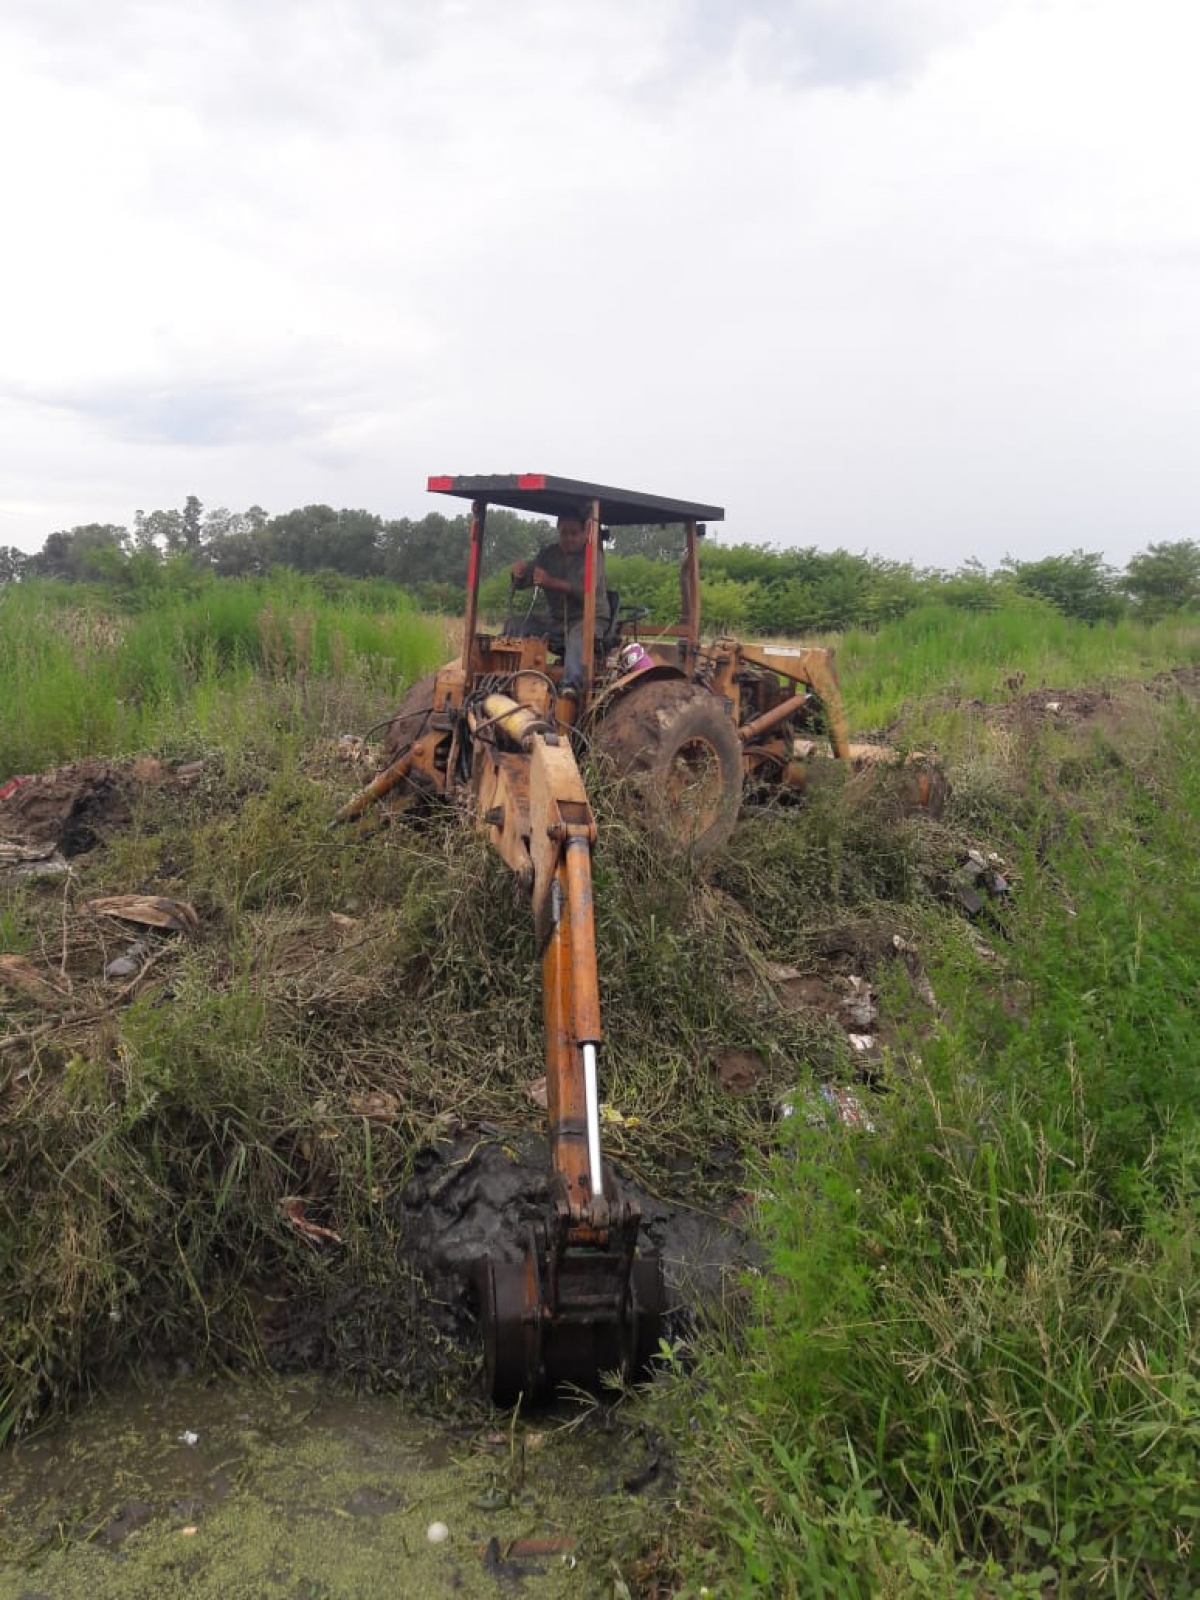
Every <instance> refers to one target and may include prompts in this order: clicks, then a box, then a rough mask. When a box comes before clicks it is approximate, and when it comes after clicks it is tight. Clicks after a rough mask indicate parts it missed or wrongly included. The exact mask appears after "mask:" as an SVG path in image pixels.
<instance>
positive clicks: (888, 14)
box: [674, 0, 995, 89]
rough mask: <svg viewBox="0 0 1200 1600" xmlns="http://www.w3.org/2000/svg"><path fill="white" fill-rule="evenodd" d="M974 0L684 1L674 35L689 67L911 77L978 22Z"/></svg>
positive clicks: (846, 79) (818, 77) (823, 82)
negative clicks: (886, 0) (732, 65)
mask: <svg viewBox="0 0 1200 1600" xmlns="http://www.w3.org/2000/svg"><path fill="white" fill-rule="evenodd" d="M989 12H990V13H991V14H992V15H994V14H995V7H994V6H986V7H985V6H984V5H982V4H980V3H979V0H889V3H888V4H886V5H881V4H879V0H745V3H743V4H740V5H731V4H729V3H728V0H684V3H683V5H682V7H681V9H680V13H679V16H678V19H677V22H676V25H675V29H674V36H675V40H676V43H677V44H678V45H679V46H680V56H681V58H682V60H683V62H684V63H686V64H687V65H688V67H695V66H698V65H700V64H702V63H706V62H707V63H717V64H727V63H730V62H735V63H737V64H738V65H739V66H740V67H741V68H742V69H743V70H744V71H745V72H746V73H747V74H748V76H750V77H751V78H757V79H767V80H775V81H778V82H782V83H784V84H786V85H788V86H790V87H792V88H831V87H836V88H849V89H855V88H861V87H864V86H866V85H871V84H889V83H896V82H900V81H903V80H906V79H909V78H911V77H912V76H913V75H914V74H915V73H916V72H918V71H919V70H920V69H921V68H922V67H923V66H924V65H925V64H926V62H927V61H928V60H929V59H930V58H931V57H932V56H933V55H934V53H935V52H936V51H938V50H939V49H941V48H943V47H944V46H946V45H947V44H950V43H953V42H955V41H956V40H958V39H960V38H962V37H964V36H966V35H967V34H969V33H970V32H971V31H973V30H974V29H977V28H978V27H980V26H981V25H983V23H984V21H985V20H986V18H987V16H988V14H989Z"/></svg>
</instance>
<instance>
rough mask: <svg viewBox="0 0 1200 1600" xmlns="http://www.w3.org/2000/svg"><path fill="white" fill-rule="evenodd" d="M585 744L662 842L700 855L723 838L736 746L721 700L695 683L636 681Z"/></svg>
mask: <svg viewBox="0 0 1200 1600" xmlns="http://www.w3.org/2000/svg"><path fill="white" fill-rule="evenodd" d="M592 745H593V748H594V749H595V751H596V754H597V756H598V757H599V759H600V761H601V762H602V764H604V765H606V766H607V767H608V768H609V770H610V771H611V772H612V773H613V775H614V776H615V777H617V778H618V779H620V780H622V781H623V785H624V787H625V788H626V789H627V790H628V791H629V793H630V794H631V798H632V806H631V809H632V811H633V813H634V814H635V815H636V816H637V818H638V819H639V820H640V821H642V822H643V823H645V824H646V825H647V826H648V827H649V829H650V830H651V832H653V833H654V834H656V835H657V836H658V837H659V838H660V839H661V840H663V842H664V843H666V844H669V845H672V846H674V847H676V848H679V849H684V850H688V851H691V852H692V853H693V854H695V855H697V856H706V855H710V854H711V853H712V852H713V851H714V850H719V849H720V847H721V846H722V845H723V844H726V843H727V842H728V840H729V838H730V837H731V835H732V834H733V830H734V828H735V826H736V825H737V818H738V811H739V809H740V807H741V802H742V746H741V741H740V740H739V738H738V736H737V730H736V728H735V727H734V725H733V717H732V715H731V713H730V711H729V708H728V707H727V705H726V703H725V701H724V700H722V699H720V698H719V697H718V696H716V695H713V694H710V693H709V692H708V690H707V689H704V688H702V687H701V686H700V685H699V684H697V683H684V682H681V681H678V680H668V681H666V682H663V681H662V680H661V679H656V680H652V681H650V682H648V683H642V684H636V685H634V687H633V688H631V689H630V690H629V692H628V693H627V694H626V695H625V697H624V698H623V699H621V700H618V701H617V703H616V705H615V706H613V707H612V709H611V710H610V711H609V712H608V713H607V714H606V715H605V717H604V718H603V720H602V721H601V722H600V723H599V724H598V725H597V727H596V730H595V733H594V734H593V736H592Z"/></svg>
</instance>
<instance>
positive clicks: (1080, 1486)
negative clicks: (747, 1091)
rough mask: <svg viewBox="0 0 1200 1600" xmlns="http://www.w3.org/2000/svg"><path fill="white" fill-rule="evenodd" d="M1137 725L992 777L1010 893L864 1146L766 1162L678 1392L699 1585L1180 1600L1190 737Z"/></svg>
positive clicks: (1187, 1460)
mask: <svg viewBox="0 0 1200 1600" xmlns="http://www.w3.org/2000/svg"><path fill="white" fill-rule="evenodd" d="M1133 712H1134V717H1135V719H1136V720H1134V721H1133V722H1131V724H1130V727H1129V730H1128V737H1126V738H1124V739H1121V738H1119V737H1117V739H1116V741H1115V742H1111V743H1110V742H1108V741H1107V740H1104V739H1097V738H1095V737H1094V736H1088V735H1086V734H1085V735H1083V737H1082V741H1081V743H1080V744H1078V745H1077V749H1076V753H1075V755H1074V756H1073V757H1072V758H1071V760H1070V762H1069V763H1064V760H1063V754H1062V744H1063V740H1062V739H1061V737H1059V738H1055V739H1054V740H1052V741H1050V742H1049V744H1048V745H1046V746H1043V747H1036V748H1027V749H1025V750H1023V751H1022V752H1020V756H1019V758H1017V757H1016V756H1014V757H1013V758H1012V760H1011V762H1010V764H1009V765H1008V767H1007V769H1005V773H1004V776H1005V778H1006V780H1007V788H1004V787H1002V786H1000V785H999V780H997V792H996V793H995V794H994V796H993V815H994V816H995V817H996V818H1001V817H1003V816H1005V815H1007V816H1008V817H1009V819H1010V825H1011V830H1010V833H1009V835H1008V837H1007V838H1004V837H1002V836H996V837H994V840H993V842H994V843H995V844H996V845H997V846H999V847H1001V848H1002V849H1004V850H1006V851H1009V852H1011V856H1010V859H1011V860H1012V861H1013V862H1014V863H1019V864H1020V865H1019V882H1020V891H1019V893H1018V894H1017V896H1016V897H1015V900H1014V903H1013V904H1012V905H1011V906H1010V907H1009V908H1008V909H1007V910H1006V911H1005V912H1004V913H1003V918H1002V921H1001V923H999V924H998V925H997V926H996V928H995V929H994V931H993V933H992V935H991V937H990V938H988V939H986V940H979V939H978V936H976V938H975V939H972V940H969V941H968V940H964V939H963V938H962V937H961V936H960V935H959V934H958V933H956V931H955V930H952V929H950V928H944V929H943V930H942V937H941V940H940V948H939V941H938V938H937V934H936V931H935V930H934V929H933V928H932V927H931V926H929V925H928V924H926V925H925V926H924V927H923V930H922V934H921V939H922V944H923V947H924V948H925V949H926V950H927V951H928V952H929V955H928V958H927V959H928V972H929V976H930V978H931V981H932V986H933V990H934V992H935V993H936V995H937V999H938V1011H937V1013H936V1014H935V1015H933V1016H930V1015H929V1014H928V1013H927V1011H926V1010H925V1008H924V1007H923V1006H922V1004H921V1003H920V1001H919V999H918V997H917V996H916V995H915V994H913V993H904V992H903V991H904V987H905V980H904V979H901V978H899V977H898V978H897V982H898V983H899V984H900V988H901V993H900V995H899V997H898V999H897V1001H896V1005H897V1009H898V1010H899V1011H900V1012H901V1013H902V1014H905V1015H907V1016H909V1017H910V1018H912V1019H914V1023H915V1020H916V1019H918V1018H922V1017H923V1018H924V1021H923V1025H922V1026H920V1027H919V1028H918V1027H916V1026H914V1027H913V1028H912V1030H911V1032H910V1035H909V1037H907V1038H903V1039H901V1040H900V1041H899V1043H898V1045H897V1048H896V1049H895V1051H894V1055H893V1060H892V1063H891V1069H890V1071H889V1073H888V1076H887V1080H886V1085H887V1090H888V1092H887V1094H886V1095H885V1096H884V1097H883V1098H882V1099H881V1100H880V1102H879V1111H878V1115H877V1121H878V1123H879V1132H878V1133H877V1134H876V1135H875V1136H873V1137H870V1138H866V1137H864V1136H862V1135H855V1134H852V1133H849V1132H847V1131H845V1130H841V1129H837V1128H834V1129H830V1128H827V1127H821V1128H812V1127H810V1126H808V1125H806V1124H803V1123H800V1122H793V1123H791V1124H789V1125H788V1139H787V1141H786V1145H785V1148H784V1149H782V1150H781V1151H780V1152H779V1153H778V1154H777V1155H776V1156H775V1157H774V1158H773V1159H772V1160H771V1161H770V1162H769V1163H768V1164H767V1166H766V1167H765V1168H764V1170H763V1173H762V1176H761V1179H760V1194H761V1200H760V1206H759V1224H760V1229H761V1234H762V1238H763V1242H764V1251H765V1255H766V1260H765V1264H764V1267H763V1271H762V1274H761V1276H759V1277H757V1278H756V1279H755V1280H754V1282H753V1285H752V1293H753V1305H754V1315H753V1317H752V1319H751V1321H750V1324H749V1326H748V1327H747V1328H745V1329H743V1330H741V1331H740V1332H739V1334H738V1336H737V1337H736V1338H734V1339H731V1340H729V1341H728V1342H727V1343H726V1344H725V1345H724V1346H723V1347H716V1348H712V1349H708V1350H706V1351H705V1352H704V1354H703V1355H702V1357H701V1362H700V1367H699V1370H698V1372H697V1373H696V1374H695V1375H693V1376H692V1377H691V1379H690V1380H689V1381H688V1385H687V1399H686V1402H684V1403H685V1404H686V1405H687V1406H688V1407H689V1408H690V1411H691V1414H692V1415H693V1416H695V1415H696V1414H699V1416H700V1417H701V1418H702V1419H703V1423H702V1425H701V1427H700V1428H699V1430H698V1432H694V1433H692V1434H691V1435H690V1437H691V1438H692V1439H695V1438H697V1437H700V1438H705V1439H711V1438H713V1437H717V1438H719V1439H720V1441H721V1448H720V1449H719V1450H717V1451H710V1450H708V1449H699V1450H698V1449H695V1448H689V1449H688V1450H687V1471H686V1473H685V1476H691V1475H692V1474H694V1475H695V1481H696V1483H697V1489H696V1499H697V1501H698V1502H699V1504H700V1506H701V1507H702V1508H703V1509H702V1510H701V1511H700V1513H699V1522H700V1526H701V1528H702V1529H703V1534H702V1536H701V1538H700V1543H701V1545H702V1546H704V1544H705V1541H706V1540H707V1546H706V1549H707V1554H706V1556H704V1557H701V1558H699V1559H697V1560H695V1561H694V1562H693V1563H692V1567H691V1570H692V1572H693V1576H694V1579H695V1581H696V1582H697V1583H698V1582H700V1581H707V1582H709V1583H714V1582H715V1583H717V1584H718V1586H723V1585H728V1587H729V1588H731V1589H733V1590H735V1591H736V1592H743V1593H747V1594H749V1593H763V1594H773V1595H774V1594H780V1595H783V1594H794V1595H805V1596H809V1595H830V1596H834V1595H837V1596H843V1595H863V1596H866V1595H875V1594H880V1593H888V1594H913V1595H918V1594H920V1595H935V1596H939V1595H946V1596H950V1595H967V1594H980V1593H983V1594H988V1595H995V1596H1006V1595H1021V1594H1037V1595H1042V1594H1046V1593H1053V1594H1063V1595H1066V1594H1075V1593H1085V1592H1086V1593H1102V1594H1110V1595H1114V1596H1133V1595H1138V1596H1183V1595H1186V1594H1191V1593H1193V1592H1194V1589H1195V1583H1194V1579H1195V1572H1196V1563H1197V1560H1198V1559H1200V1557H1198V1549H1197V1539H1198V1537H1200V1496H1197V1493H1196V1483H1197V1467H1198V1465H1200V1330H1198V1328H1197V1323H1196V1314H1195V1313H1196V1306H1197V1303H1198V1302H1197V1288H1196V1285H1197V1268H1198V1266H1200V1223H1198V1221H1197V1216H1198V1211H1197V1201H1198V1200H1200V1072H1198V1071H1197V1068H1198V1067H1200V1048H1198V1047H1197V1045H1196V1042H1195V1034H1194V1021H1193V1010H1194V973H1195V971H1196V968H1197V963H1198V961H1200V944H1198V934H1197V929H1198V928H1200V921H1198V920H1197V916H1196V912H1197V900H1196V896H1197V890H1198V889H1200V876H1198V869H1197V864H1196V858H1195V854H1194V851H1193V850H1192V849H1191V848H1190V846H1189V844H1188V841H1189V840H1190V839H1193V838H1194V837H1195V836H1196V828H1197V823H1198V821H1200V810H1198V805H1197V801H1198V799H1200V794H1198V789H1197V772H1196V767H1195V762H1194V759H1193V758H1192V755H1191V752H1192V751H1193V750H1194V749H1195V748H1197V743H1196V741H1197V736H1198V734H1200V718H1198V716H1197V712H1196V707H1195V705H1194V703H1192V704H1191V705H1189V706H1186V707H1185V706H1183V705H1175V704H1168V705H1166V706H1165V707H1163V706H1159V707H1158V710H1157V714H1156V715H1155V716H1154V718H1153V725H1152V726H1151V725H1148V724H1147V720H1146V719H1147V717H1148V716H1149V715H1150V713H1148V712H1147V708H1146V706H1145V705H1144V704H1143V703H1142V701H1141V700H1140V699H1135V701H1134V705H1133ZM1031 791H1032V793H1031ZM689 1538H690V1539H691V1540H693V1541H694V1540H695V1539H696V1529H695V1527H692V1528H691V1529H690V1530H689ZM721 1592H725V1589H724V1588H723V1587H722V1588H721Z"/></svg>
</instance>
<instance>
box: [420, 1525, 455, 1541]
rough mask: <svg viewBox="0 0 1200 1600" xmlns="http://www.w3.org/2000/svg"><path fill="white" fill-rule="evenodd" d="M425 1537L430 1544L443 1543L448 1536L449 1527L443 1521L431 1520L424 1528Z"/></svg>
mask: <svg viewBox="0 0 1200 1600" xmlns="http://www.w3.org/2000/svg"><path fill="white" fill-rule="evenodd" d="M425 1537H426V1538H427V1539H428V1540H429V1542H430V1544H445V1542H446V1540H447V1539H448V1538H449V1537H450V1529H449V1528H448V1527H447V1526H446V1524H445V1523H444V1522H431V1523H430V1524H429V1526H428V1527H427V1528H426V1529H425Z"/></svg>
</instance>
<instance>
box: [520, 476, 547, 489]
mask: <svg viewBox="0 0 1200 1600" xmlns="http://www.w3.org/2000/svg"><path fill="white" fill-rule="evenodd" d="M545 487H546V474H545V473H544V472H522V473H521V474H520V475H519V476H518V478H517V488H518V489H544V488H545Z"/></svg>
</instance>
